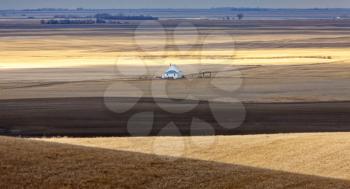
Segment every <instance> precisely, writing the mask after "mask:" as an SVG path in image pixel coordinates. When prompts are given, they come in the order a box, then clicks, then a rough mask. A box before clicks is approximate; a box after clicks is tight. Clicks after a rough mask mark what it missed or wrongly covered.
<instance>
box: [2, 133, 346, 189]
mask: <svg viewBox="0 0 350 189" xmlns="http://www.w3.org/2000/svg"><path fill="white" fill-rule="evenodd" d="M85 140H89V139H85ZM91 140H94V139H91ZM111 141H112V142H114V144H115V146H118V144H117V143H118V140H117V139H111ZM90 142H91V141H90ZM0 144H1V145H0V159H1V161H0V167H1V169H0V187H1V188H6V187H10V188H21V186H27V187H30V188H47V187H51V188H59V187H66V188H78V187H79V188H93V187H97V186H99V187H104V188H111V187H113V188H115V187H117V186H118V187H121V188H134V187H136V186H138V187H140V186H141V187H144V188H147V187H148V188H165V187H172V188H174V187H177V188H188V187H193V188H200V187H208V188H217V187H220V188H286V187H290V188H300V187H308V188H348V187H350V182H347V181H343V180H336V179H330V178H322V177H316V176H306V175H302V174H295V173H287V172H281V171H272V170H267V169H259V168H253V167H247V166H241V165H236V164H224V163H218V162H214V161H203V160H190V159H185V158H180V159H177V160H174V161H167V160H165V159H164V158H160V156H156V155H152V154H148V155H147V154H144V153H135V152H126V151H121V150H116V149H117V148H114V149H115V150H112V149H102V148H93V147H83V146H74V145H68V144H57V143H48V142H44V141H32V140H28V139H15V138H6V137H1V138H0ZM85 144H86V143H85ZM94 144H96V145H99V144H100V145H101V147H102V146H104V145H103V143H98V141H96V143H94ZM219 156H220V154H217V157H219ZM276 163H278V162H276Z"/></svg>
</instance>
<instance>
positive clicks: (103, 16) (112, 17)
mask: <svg viewBox="0 0 350 189" xmlns="http://www.w3.org/2000/svg"><path fill="white" fill-rule="evenodd" d="M95 18H96V19H100V20H159V18H158V17H153V16H145V15H138V16H126V15H123V14H119V15H110V14H106V13H101V14H96V15H95Z"/></svg>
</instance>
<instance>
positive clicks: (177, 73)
mask: <svg viewBox="0 0 350 189" xmlns="http://www.w3.org/2000/svg"><path fill="white" fill-rule="evenodd" d="M183 77H184V74H183V72H182V71H181V70H180V69H179V68H178V67H177V66H176V65H174V64H170V67H169V68H168V69H167V70H166V71H165V72H164V74H163V75H162V79H181V78H183Z"/></svg>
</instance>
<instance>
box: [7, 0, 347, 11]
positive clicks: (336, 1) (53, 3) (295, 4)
mask: <svg viewBox="0 0 350 189" xmlns="http://www.w3.org/2000/svg"><path fill="white" fill-rule="evenodd" d="M79 7H82V8H116V9H118V8H121V9H124V8H213V7H254V8H256V7H260V8H350V0H0V9H31V8H79Z"/></svg>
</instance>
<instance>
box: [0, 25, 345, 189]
mask: <svg viewBox="0 0 350 189" xmlns="http://www.w3.org/2000/svg"><path fill="white" fill-rule="evenodd" d="M2 21H3V20H2ZM160 23H162V24H163V26H162V27H161V26H157V27H155V28H154V27H150V26H151V25H152V24H154V23H146V24H145V25H141V26H138V25H135V23H132V24H127V25H108V24H106V25H55V26H50V25H37V24H35V23H30V24H28V23H18V24H12V25H11V24H9V25H6V24H5V25H0V57H1V60H0V135H3V136H1V137H0V160H1V161H0V188H6V187H7V186H10V187H11V188H16V187H17V188H20V187H21V186H28V187H30V188H47V187H49V186H54V187H57V188H95V187H106V188H111V187H112V188H114V187H117V186H118V187H122V188H135V187H137V186H140V185H143V186H144V187H145V188H174V187H177V188H203V187H205V188H218V187H219V188H288V187H290V188H305V187H307V188H317V189H318V188H349V187H350V174H349V173H350V170H349V169H350V168H349V163H350V159H349V158H348V157H350V156H349V155H350V154H349V150H348V149H349V144H350V141H349V140H350V136H349V134H348V133H345V132H348V131H350V127H349V125H350V116H349V115H350V106H349V105H350V93H349V91H350V85H349V83H350V74H349V73H350V55H349V50H350V37H349V36H350V30H349V27H350V22H349V20H324V21H323V20H284V21H276V20H274V21H254V20H247V21H241V22H231V21H213V20H210V21H209V20H205V21H201V20H193V22H192V23H189V22H188V20H172V21H165V20H161V21H160ZM148 24H151V25H148ZM178 25H179V26H178ZM152 26H153V25H152ZM170 64H176V65H177V66H178V67H179V68H181V70H183V72H184V73H185V76H186V78H185V79H180V80H161V79H159V77H160V76H161V74H162V73H163V72H164V71H165V70H166V69H167V68H168V67H169V65H170ZM203 72H204V73H210V75H211V77H204V78H202V77H200V76H201V73H203ZM164 86H165V87H164ZM193 105H194V108H193V109H191V108H190V109H189V110H188V111H183V112H182V113H178V111H179V109H180V110H183V108H185V109H187V108H188V107H192V106H193ZM233 105H235V106H233ZM236 105H239V106H238V108H236ZM230 107H231V108H230ZM232 107H235V108H233V109H232ZM119 111H120V112H119ZM172 112H175V113H172ZM218 115H219V118H220V119H218V117H217V116H218ZM236 117H238V118H239V119H237V120H236V119H233V118H236ZM195 121H199V123H200V124H199V125H196V124H194V123H197V124H198V122H195ZM227 123H234V124H240V125H238V126H237V127H234V128H225V124H227ZM169 124H170V125H171V126H172V127H168V126H169ZM193 124H194V125H193ZM149 125H151V127H150V129H149V130H148V131H147V132H145V130H144V128H143V127H147V128H148V126H149ZM193 126H195V127H193ZM130 128H131V129H130ZM135 128H136V129H135ZM135 133H136V134H135ZM191 135H192V137H191ZM5 136H6V137H5ZM9 136H21V137H31V138H20V137H18V138H11V137H9ZM130 136H132V137H130ZM35 137H36V138H35ZM41 137H42V138H41ZM48 137H52V138H48ZM74 137H77V138H74ZM84 137H85V138H84Z"/></svg>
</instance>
